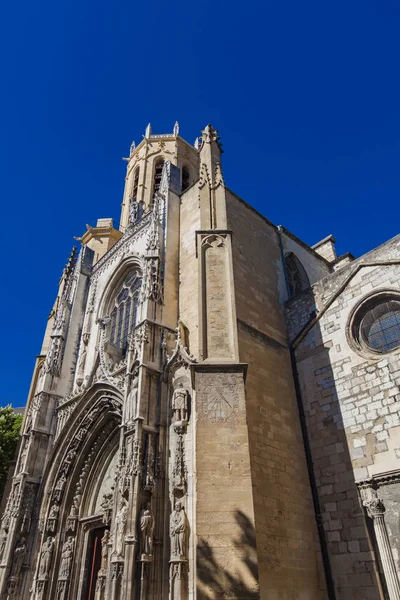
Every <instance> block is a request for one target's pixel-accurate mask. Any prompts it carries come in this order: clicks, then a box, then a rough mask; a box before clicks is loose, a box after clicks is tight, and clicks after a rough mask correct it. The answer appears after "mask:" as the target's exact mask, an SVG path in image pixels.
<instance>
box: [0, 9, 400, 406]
mask: <svg viewBox="0 0 400 600" xmlns="http://www.w3.org/2000/svg"><path fill="white" fill-rule="evenodd" d="M1 10H2V13H1V18H0V52H1V67H2V68H1V82H2V92H1V95H0V115H1V117H0V118H1V144H0V170H1V196H2V202H1V216H2V235H1V239H2V277H1V281H2V288H1V314H2V316H3V323H2V344H1V348H0V353H1V357H0V359H1V362H0V364H1V370H2V373H1V382H2V389H1V392H0V404H5V403H7V402H11V403H13V404H14V405H15V406H20V405H23V404H24V403H25V399H26V395H27V392H28V387H29V382H30V377H31V372H32V367H33V364H34V357H35V355H36V354H37V353H38V352H39V350H40V346H41V340H42V335H43V331H44V327H45V324H46V318H47V315H48V313H49V309H50V307H51V305H52V303H53V300H54V297H55V294H56V291H57V282H58V278H59V276H60V274H61V271H62V268H63V265H64V263H65V261H66V259H67V256H68V253H69V250H70V248H71V246H72V245H73V243H74V240H73V236H74V235H80V234H82V233H83V231H84V230H85V224H86V223H90V224H95V222H96V219H97V218H98V217H110V216H112V217H115V218H117V219H118V217H119V211H120V204H121V199H122V191H123V184H124V175H125V163H124V162H122V161H121V157H122V156H126V155H127V153H128V149H129V145H130V143H131V141H132V139H135V140H136V142H139V141H140V140H141V136H142V134H143V133H144V129H145V127H146V125H147V123H148V122H149V121H151V123H152V125H153V131H154V132H159V133H164V132H168V131H171V130H172V127H173V124H174V122H175V120H176V119H178V120H179V123H180V125H181V134H182V135H183V137H185V138H187V139H188V140H189V141H193V140H194V139H195V137H196V136H197V135H198V134H199V132H200V129H201V128H202V127H204V125H205V124H206V123H208V122H212V123H213V125H214V126H215V127H217V128H218V129H219V131H220V134H221V138H222V142H223V144H224V149H225V154H224V174H225V179H226V181H227V184H228V186H229V187H230V188H231V189H233V190H234V191H235V192H236V193H237V194H239V195H240V196H242V197H243V198H244V199H245V200H246V201H247V202H249V203H251V204H253V205H254V206H255V207H256V208H257V209H258V210H260V211H261V212H262V213H263V214H265V215H266V216H267V217H268V218H269V219H271V220H272V221H273V222H274V223H276V224H283V225H285V226H286V227H287V228H288V229H290V230H292V231H293V232H294V233H295V234H296V235H298V236H299V237H300V238H302V239H303V240H304V241H305V242H307V243H309V244H313V243H315V242H317V241H318V240H320V239H321V238H323V237H325V236H326V235H327V234H329V233H333V234H334V235H335V236H336V239H337V247H338V251H339V252H340V253H343V252H346V251H347V250H350V251H352V252H353V253H354V254H356V255H360V254H363V253H364V252H366V251H368V250H369V249H371V248H373V247H374V246H377V245H378V244H380V243H382V242H384V241H385V240H387V239H389V238H390V237H392V236H394V235H395V234H396V233H397V232H398V217H399V196H400V171H399V164H400V142H399V140H400V135H399V134H400V113H399V106H400V98H399V95H400V94H399V90H400V85H399V39H400V37H399V29H400V8H399V3H398V2H395V0H389V1H386V0H376V1H374V2H372V1H370V0H360V1H354V0H346V1H345V0H335V1H333V0H331V1H329V0H328V1H326V0H325V1H323V0H318V1H317V0H315V1H312V0H303V1H302V2H299V1H298V0H280V1H276V0H274V1H271V0H264V1H263V2H261V1H260V2H254V1H253V2H251V1H250V2H244V3H242V2H241V3H235V2H227V1H226V0H225V1H221V0H213V1H210V0H203V1H202V2H182V1H181V0H179V1H175V2H174V1H172V2H165V1H163V2H161V1H159V0H152V1H151V2H149V1H146V0H144V1H140V2H138V1H133V0H131V1H126V0H116V1H114V2H111V1H109V2H104V1H103V0H96V1H95V0H79V2H78V1H77V0H68V2H67V1H66V0H59V1H58V2H54V1H52V2H49V1H48V0H42V2H40V3H37V2H31V1H29V2H28V1H27V0H20V1H19V2H11V1H10V0H9V1H8V2H6V3H3V5H2V9H1Z"/></svg>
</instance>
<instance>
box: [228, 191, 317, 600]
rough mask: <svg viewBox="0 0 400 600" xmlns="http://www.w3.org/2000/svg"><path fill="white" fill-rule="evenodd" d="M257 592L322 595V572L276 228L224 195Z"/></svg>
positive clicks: (262, 594) (283, 595)
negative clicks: (244, 367) (242, 368)
mask: <svg viewBox="0 0 400 600" xmlns="http://www.w3.org/2000/svg"><path fill="white" fill-rule="evenodd" d="M227 204H228V206H227V210H228V227H229V228H230V229H232V230H233V235H232V240H233V263H234V279H235V290H236V310H237V318H238V331H239V353H240V360H241V362H244V363H248V365H249V367H248V373H247V378H246V413H247V424H248V435H249V447H250V462H251V478H252V486H253V497H254V512H255V536H256V542H257V556H258V568H259V577H260V597H261V598H262V599H267V598H268V599H270V598H274V599H275V598H276V599H284V598H285V599H286V598H288V597H289V595H290V598H293V599H296V600H297V599H300V598H301V599H303V598H304V599H306V598H307V599H314V598H315V599H317V598H318V599H322V598H324V597H325V592H324V585H325V582H324V577H323V575H322V574H321V570H320V569H319V566H318V565H319V550H318V542H317V533H316V526H315V517H314V512H313V505H312V499H311V493H310V486H309V479H308V473H307V469H306V461H305V454H304V448H303V443H302V438H301V430H300V425H299V416H298V410H297V405H296V398H295V392H294V385H293V379H292V373H291V367H290V357H289V352H288V349H287V340H286V328H285V323H284V317H283V312H282V307H281V304H280V299H279V290H278V279H279V276H282V273H281V272H280V269H281V268H282V267H281V254H280V247H279V240H278V237H277V232H276V230H275V228H274V227H273V226H272V225H270V224H268V223H267V222H266V221H265V220H264V219H262V217H261V216H260V215H258V214H257V213H256V212H255V211H252V210H251V209H250V208H248V207H247V206H246V205H245V204H244V203H243V202H241V201H240V200H239V199H238V198H237V197H236V196H234V195H233V194H231V193H228V202H227Z"/></svg>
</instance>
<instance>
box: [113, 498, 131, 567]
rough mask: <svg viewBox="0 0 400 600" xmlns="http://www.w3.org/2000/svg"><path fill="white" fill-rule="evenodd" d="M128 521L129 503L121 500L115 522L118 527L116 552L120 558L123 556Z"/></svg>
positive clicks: (123, 499)
mask: <svg viewBox="0 0 400 600" xmlns="http://www.w3.org/2000/svg"><path fill="white" fill-rule="evenodd" d="M127 520H128V503H127V501H126V500H125V498H121V500H120V501H119V506H118V512H117V515H116V517H115V522H116V525H117V540H116V543H115V551H116V553H117V554H118V555H119V556H122V550H123V544H124V534H125V527H126V522H127Z"/></svg>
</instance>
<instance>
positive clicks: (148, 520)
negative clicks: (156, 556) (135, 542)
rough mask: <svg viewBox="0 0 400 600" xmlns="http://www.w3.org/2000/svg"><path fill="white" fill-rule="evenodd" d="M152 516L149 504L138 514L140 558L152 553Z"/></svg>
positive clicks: (144, 558)
mask: <svg viewBox="0 0 400 600" xmlns="http://www.w3.org/2000/svg"><path fill="white" fill-rule="evenodd" d="M154 524H155V523H154V517H153V515H152V513H151V510H150V504H148V505H147V507H146V508H144V509H143V510H142V512H141V514H140V552H141V556H142V560H146V559H148V558H150V557H152V555H153V536H154Z"/></svg>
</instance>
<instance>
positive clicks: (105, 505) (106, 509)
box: [100, 492, 114, 525]
mask: <svg viewBox="0 0 400 600" xmlns="http://www.w3.org/2000/svg"><path fill="white" fill-rule="evenodd" d="M113 498H114V494H113V493H112V492H111V493H109V494H104V496H103V499H102V501H101V503H100V506H101V508H102V509H103V523H104V524H105V525H107V523H109V522H110V520H111V512H112V505H113Z"/></svg>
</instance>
